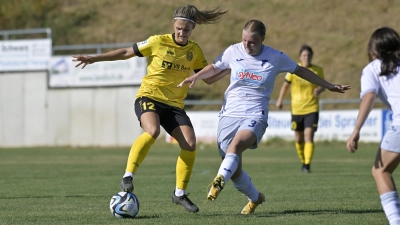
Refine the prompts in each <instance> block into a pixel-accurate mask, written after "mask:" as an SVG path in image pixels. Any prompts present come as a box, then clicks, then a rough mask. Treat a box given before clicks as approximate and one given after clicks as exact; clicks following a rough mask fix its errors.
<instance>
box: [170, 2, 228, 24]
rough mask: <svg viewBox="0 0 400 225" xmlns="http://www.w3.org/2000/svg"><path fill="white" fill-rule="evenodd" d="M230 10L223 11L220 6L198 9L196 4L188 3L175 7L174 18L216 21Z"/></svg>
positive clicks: (206, 22)
mask: <svg viewBox="0 0 400 225" xmlns="http://www.w3.org/2000/svg"><path fill="white" fill-rule="evenodd" d="M227 12H228V10H226V11H222V10H220V8H219V7H217V8H214V9H205V10H201V11H200V10H198V9H197V8H196V6H193V5H186V6H182V7H179V8H177V9H175V12H174V19H179V18H182V19H187V20H189V21H192V22H194V23H198V24H211V23H216V22H217V20H218V19H219V18H220V17H221V16H222V15H223V14H225V13H227Z"/></svg>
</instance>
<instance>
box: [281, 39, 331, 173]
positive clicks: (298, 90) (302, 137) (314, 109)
mask: <svg viewBox="0 0 400 225" xmlns="http://www.w3.org/2000/svg"><path fill="white" fill-rule="evenodd" d="M299 55H300V63H298V64H299V65H300V66H303V67H306V68H307V69H309V70H311V71H312V72H314V73H315V74H317V75H318V76H319V77H321V78H324V72H323V70H322V68H321V67H319V66H317V65H314V64H312V63H311V60H312V57H313V50H312V48H311V47H310V46H308V45H303V46H302V47H301V48H300V53H299ZM289 87H290V88H291V89H290V97H291V111H292V130H294V131H295V139H296V150H297V154H298V156H299V158H300V160H301V162H302V164H303V165H302V168H301V170H302V171H303V172H304V173H309V172H310V164H311V160H312V157H313V154H314V133H315V132H316V131H317V128H318V119H319V95H320V94H321V93H322V92H323V91H324V88H322V87H319V86H317V85H315V84H313V83H310V82H308V81H306V80H304V79H302V78H300V77H298V76H296V75H295V74H291V73H288V74H286V76H285V82H284V83H283V85H282V88H281V90H280V93H279V97H278V100H277V101H276V106H277V107H278V109H282V99H283V97H284V96H285V94H286V93H287V91H288V89H289Z"/></svg>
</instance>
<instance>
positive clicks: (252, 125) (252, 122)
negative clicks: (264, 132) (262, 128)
mask: <svg viewBox="0 0 400 225" xmlns="http://www.w3.org/2000/svg"><path fill="white" fill-rule="evenodd" d="M256 123H257V121H255V120H252V121H251V123H250V125H249V127H254V126H255V125H256Z"/></svg>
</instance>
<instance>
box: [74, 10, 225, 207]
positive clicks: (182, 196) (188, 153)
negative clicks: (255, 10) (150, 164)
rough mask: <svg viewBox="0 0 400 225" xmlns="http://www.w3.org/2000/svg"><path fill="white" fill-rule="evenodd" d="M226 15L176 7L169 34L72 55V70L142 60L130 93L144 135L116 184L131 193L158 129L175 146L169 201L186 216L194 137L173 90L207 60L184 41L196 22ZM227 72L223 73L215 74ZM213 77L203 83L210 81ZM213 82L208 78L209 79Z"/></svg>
mask: <svg viewBox="0 0 400 225" xmlns="http://www.w3.org/2000/svg"><path fill="white" fill-rule="evenodd" d="M226 12H227V11H221V10H219V8H214V9H210V10H203V11H200V10H198V9H197V8H196V7H195V6H193V5H187V6H183V7H179V8H177V9H176V10H175V13H174V18H173V26H174V31H175V32H174V33H173V34H164V35H154V36H151V37H149V38H148V39H147V40H145V41H142V42H137V43H134V44H133V46H132V47H129V48H122V49H117V50H114V51H110V52H107V53H104V54H101V55H96V56H74V59H73V61H76V62H79V63H78V64H77V65H76V67H78V66H80V65H82V68H84V67H85V66H86V65H87V64H91V63H95V62H99V61H112V60H125V59H129V58H131V57H134V56H138V57H144V56H148V57H149V59H148V66H147V74H146V76H145V77H144V78H143V80H142V84H141V86H140V89H139V91H138V93H137V95H136V101H135V113H136V115H137V117H138V120H139V121H140V125H141V127H142V128H143V130H144V132H143V133H142V134H141V135H140V136H139V137H138V138H137V139H136V141H135V142H134V143H133V145H132V147H131V150H130V153H129V157H128V162H127V166H126V170H125V171H126V172H125V174H124V176H123V178H122V181H121V185H120V186H121V189H123V190H124V191H126V192H132V191H133V189H134V187H133V183H132V179H133V177H134V174H136V171H137V169H138V167H139V166H140V164H141V163H142V162H143V160H144V159H145V157H146V155H147V153H148V151H149V150H150V147H151V146H152V145H153V143H154V141H155V139H156V138H157V137H158V136H159V134H160V125H161V126H162V127H163V128H164V129H165V130H166V132H167V133H168V134H170V135H171V136H172V137H174V138H175V139H176V140H177V142H178V143H179V146H180V148H181V151H180V155H179V157H178V161H177V163H176V188H175V191H174V192H173V194H172V202H173V203H175V204H180V205H182V206H183V207H184V208H185V209H186V210H187V211H189V212H198V211H199V208H198V207H197V206H196V205H195V204H194V203H193V202H192V201H190V200H189V198H188V197H187V193H186V188H187V186H188V183H189V180H190V176H191V174H192V169H193V165H194V161H195V158H196V151H195V150H196V137H195V133H194V130H193V126H192V123H191V121H190V119H189V117H188V116H187V115H186V112H185V110H184V109H183V108H184V103H183V99H184V98H185V97H186V93H187V90H188V87H186V88H178V87H177V85H178V84H180V83H181V82H182V81H183V80H184V79H185V78H187V77H189V76H190V74H191V71H194V72H198V71H200V70H201V69H202V68H204V67H205V66H207V61H206V59H205V57H204V55H203V52H202V50H201V48H200V47H199V46H198V45H197V44H196V43H195V42H193V41H191V40H189V37H190V36H191V34H192V31H193V29H194V28H195V27H196V24H209V23H214V22H215V21H216V20H218V19H219V18H220V17H221V16H222V15H223V14H225V13H226ZM224 73H229V71H226V72H225V71H224V72H221V75H224ZM218 78H219V77H218V76H216V77H214V78H212V79H208V80H205V82H207V83H212V82H215V79H218ZM213 79H214V80H213Z"/></svg>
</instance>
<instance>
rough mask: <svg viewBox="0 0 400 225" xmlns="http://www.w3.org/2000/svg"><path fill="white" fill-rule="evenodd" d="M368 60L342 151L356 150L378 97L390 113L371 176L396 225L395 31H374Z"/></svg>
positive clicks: (398, 114)
mask: <svg viewBox="0 0 400 225" xmlns="http://www.w3.org/2000/svg"><path fill="white" fill-rule="evenodd" d="M368 56H369V60H370V63H369V64H368V65H367V66H366V67H365V68H364V69H363V71H362V76H361V94H360V98H361V103H360V109H359V113H358V117H357V121H356V124H355V127H354V130H353V133H352V134H351V136H350V137H349V139H348V140H347V144H346V147H347V149H348V150H349V151H350V152H352V153H354V152H355V151H356V150H357V148H358V140H359V138H360V129H361V127H362V126H363V124H364V122H365V120H366V119H367V117H368V114H369V112H370V111H371V109H372V107H373V106H374V102H375V99H376V97H378V98H379V99H380V100H382V102H384V103H385V105H386V106H387V107H388V108H389V109H391V110H392V113H393V114H392V115H393V122H392V124H391V126H390V127H389V128H388V131H387V132H386V133H385V135H384V137H383V139H382V141H381V143H380V147H379V150H378V153H377V155H376V158H375V163H374V165H373V166H372V175H373V177H374V179H375V183H376V187H377V189H378V193H379V195H380V199H381V203H382V207H383V210H384V211H385V214H386V217H387V219H388V220H389V223H390V224H391V225H393V224H400V204H399V195H398V194H397V190H396V186H395V183H394V181H393V178H392V173H393V171H394V170H395V169H396V167H397V166H398V165H399V162H400V74H399V73H400V71H399V70H400V37H399V35H398V34H397V33H396V31H394V30H393V29H391V28H387V27H383V28H379V29H377V30H376V31H375V32H374V33H373V34H372V36H371V38H370V40H369V44H368Z"/></svg>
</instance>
